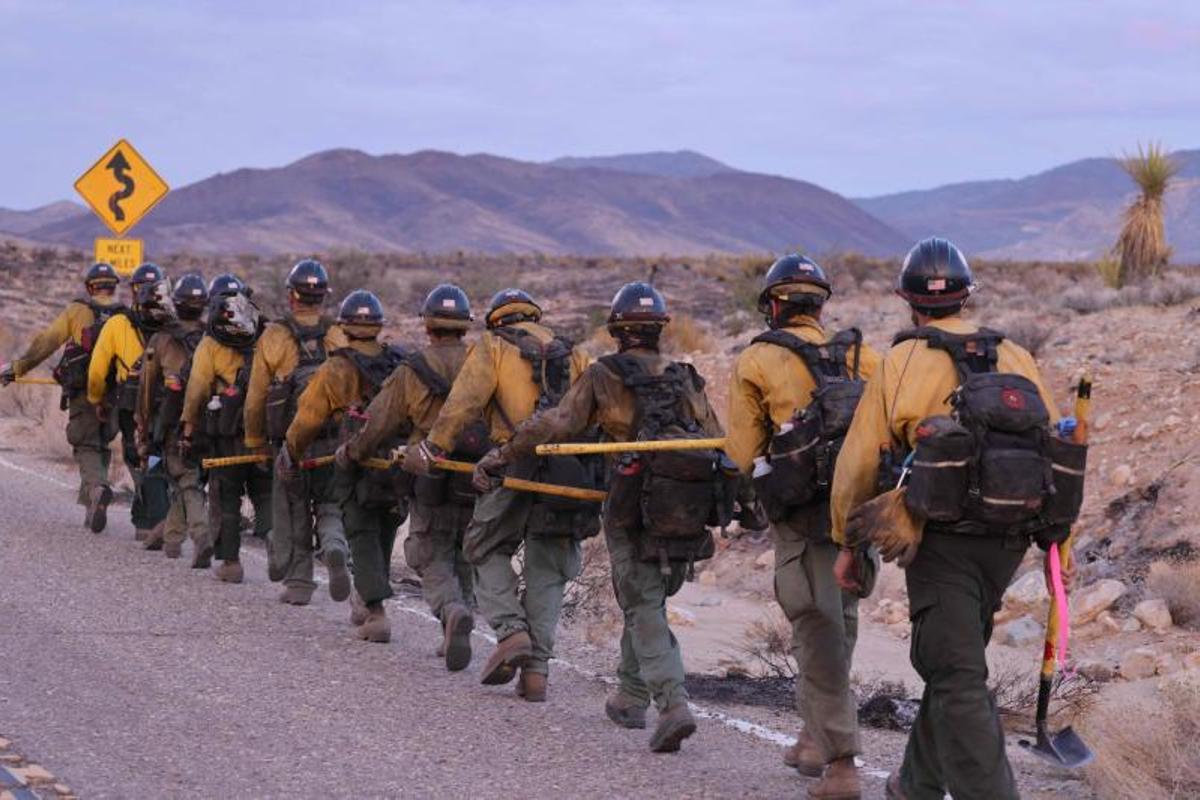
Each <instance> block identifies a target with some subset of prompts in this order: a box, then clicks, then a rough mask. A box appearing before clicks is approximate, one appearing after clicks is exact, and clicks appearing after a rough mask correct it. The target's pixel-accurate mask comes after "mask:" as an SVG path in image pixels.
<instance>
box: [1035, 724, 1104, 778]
mask: <svg viewBox="0 0 1200 800" xmlns="http://www.w3.org/2000/svg"><path fill="white" fill-rule="evenodd" d="M1021 746H1022V747H1024V748H1025V749H1026V750H1029V751H1030V752H1032V753H1034V754H1036V755H1038V756H1041V757H1042V758H1044V759H1045V760H1047V761H1049V762H1050V763H1051V764H1056V765H1058V766H1060V767H1066V768H1067V769H1079V768H1080V767H1086V766H1087V765H1088V764H1090V763H1092V761H1094V760H1095V758H1096V754H1095V753H1093V752H1092V750H1091V748H1090V747H1088V746H1087V745H1086V744H1084V742H1083V739H1080V738H1079V734H1077V733H1076V732H1075V729H1074V728H1071V727H1067V728H1063V729H1062V730H1061V731H1059V732H1058V733H1056V734H1054V735H1053V736H1050V735H1049V734H1047V733H1045V732H1044V731H1039V733H1038V738H1037V743H1036V744H1035V743H1033V742H1030V741H1029V740H1027V739H1025V740H1022V741H1021Z"/></svg>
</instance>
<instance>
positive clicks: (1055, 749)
mask: <svg viewBox="0 0 1200 800" xmlns="http://www.w3.org/2000/svg"><path fill="white" fill-rule="evenodd" d="M1091 400H1092V382H1091V379H1090V378H1088V377H1087V376H1086V375H1085V376H1084V377H1083V378H1081V379H1080V381H1079V386H1078V388H1077V389H1076V392H1075V430H1074V432H1073V433H1072V435H1071V438H1072V441H1074V442H1075V443H1077V444H1083V443H1085V442H1086V441H1087V418H1088V412H1089V410H1090V407H1091ZM1073 538H1074V534H1072V535H1071V536H1068V537H1067V539H1066V541H1065V542H1063V543H1062V545H1061V546H1060V545H1057V544H1055V545H1052V549H1051V551H1050V553H1049V556H1050V573H1051V582H1052V584H1053V587H1054V596H1053V597H1051V599H1050V618H1049V619H1048V620H1047V621H1046V647H1045V650H1044V651H1043V652H1042V670H1041V674H1040V676H1039V679H1038V696H1037V713H1036V716H1035V717H1034V723H1035V725H1036V726H1037V740H1036V741H1033V742H1031V741H1029V740H1028V739H1022V740H1021V746H1022V747H1024V748H1025V749H1027V750H1029V751H1030V752H1032V753H1034V754H1036V755H1038V756H1041V757H1042V758H1044V759H1046V760H1047V761H1049V762H1051V763H1052V764H1057V765H1058V766H1060V767H1067V768H1070V769H1077V768H1079V767H1083V766H1086V765H1088V764H1090V763H1091V762H1092V760H1093V759H1095V757H1096V755H1095V753H1093V752H1092V750H1091V748H1090V747H1088V746H1087V745H1086V744H1085V743H1084V741H1083V739H1081V738H1079V734H1077V733H1076V732H1075V729H1074V728H1072V727H1070V726H1067V727H1066V728H1063V729H1062V730H1061V731H1059V732H1058V733H1055V734H1051V733H1050V732H1049V730H1048V729H1047V717H1048V716H1049V712H1050V694H1051V692H1052V691H1053V690H1054V668H1055V664H1056V663H1057V661H1058V659H1059V657H1060V656H1065V654H1066V641H1067V637H1068V636H1069V635H1070V616H1069V610H1068V608H1067V593H1066V589H1065V587H1064V586H1063V580H1062V573H1063V572H1064V571H1067V570H1069V569H1070V563H1069V562H1070V559H1071V541H1072V539H1073Z"/></svg>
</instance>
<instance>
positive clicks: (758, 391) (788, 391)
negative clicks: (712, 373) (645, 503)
mask: <svg viewBox="0 0 1200 800" xmlns="http://www.w3.org/2000/svg"><path fill="white" fill-rule="evenodd" d="M782 330H785V331H787V332H788V333H790V334H792V335H794V336H797V337H799V338H801V339H803V340H804V341H806V342H812V343H814V344H821V343H824V342H825V341H827V340H828V338H829V337H828V336H827V334H826V332H825V329H824V328H822V327H821V324H820V323H819V322H817V321H816V320H815V319H813V318H812V317H807V316H803V317H799V318H798V319H795V320H793V324H791V325H789V326H787V327H786V328H783V329H782ZM853 365H854V351H853V350H851V351H850V352H848V353H847V354H846V366H847V368H849V369H853ZM878 366H879V354H878V353H876V352H875V351H874V350H873V349H872V348H871V347H870V346H868V345H865V344H864V345H863V346H862V350H861V352H860V354H859V363H858V371H859V375H860V376H861V377H862V378H863V379H864V380H866V379H868V378H870V377H871V375H872V374H874V372H875V370H876V369H877V368H878ZM816 388H817V382H816V381H815V380H813V377H812V374H811V373H809V371H808V367H807V366H805V364H804V360H803V359H802V358H800V356H798V355H796V354H795V353H793V352H792V351H791V350H788V349H787V348H785V347H780V346H779V345H774V344H769V343H767V342H758V343H757V344H751V345H750V346H749V347H747V348H746V349H745V350H743V351H742V352H741V354H740V355H738V359H737V361H736V362H735V363H734V367H733V375H732V377H731V386H730V389H729V416H728V417H727V424H728V426H729V431H728V433H727V434H726V435H725V454H726V455H728V456H729V457H730V458H731V459H732V460H733V462H734V463H735V464H737V465H738V469H740V470H742V472H749V471H750V468H751V467H752V466H753V465H754V459H755V458H756V457H757V456H761V455H763V454H764V453H766V452H767V445H768V444H769V442H770V439H771V435H772V433H774V432H775V431H778V430H779V427H780V426H781V425H783V423H785V422H787V421H788V420H790V419H791V418H792V417H793V415H795V413H796V412H797V411H799V410H802V409H804V408H807V407H808V405H809V403H811V402H812V393H813V392H814V391H816Z"/></svg>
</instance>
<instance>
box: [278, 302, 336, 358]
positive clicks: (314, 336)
mask: <svg viewBox="0 0 1200 800" xmlns="http://www.w3.org/2000/svg"><path fill="white" fill-rule="evenodd" d="M279 322H280V324H282V325H283V326H284V327H285V328H287V329H288V331H290V332H291V334H292V338H293V339H294V340H295V341H296V347H297V349H298V350H299V351H300V360H301V361H306V362H308V363H310V364H317V363H320V362H322V361H324V360H325V359H326V358H328V357H329V354H328V353H326V352H325V335H326V334H327V333H329V328H330V327H331V325H330V322H329V320H328V319H327V318H325V317H321V318H320V319H319V320H318V321H317V324H316V325H301V324H300V323H299V322H297V321H296V319H295V318H294V317H293V316H292V315H291V314H288V315H286V316H284V317H283V318H282V319H280V320H279Z"/></svg>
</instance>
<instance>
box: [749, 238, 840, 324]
mask: <svg viewBox="0 0 1200 800" xmlns="http://www.w3.org/2000/svg"><path fill="white" fill-rule="evenodd" d="M831 294H833V284H831V283H830V282H829V277H828V276H827V275H826V274H825V270H823V269H821V265H820V264H818V263H817V262H815V261H813V260H812V259H811V258H808V257H807V256H802V255H800V254H799V253H792V254H790V255H786V256H784V257H783V258H780V259H778V260H777V261H776V262H775V263H774V264H772V265H771V268H770V269H769V270H767V275H766V277H765V278H763V288H762V291H761V292H759V295H758V310H759V311H761V312H762V313H764V314H770V313H771V301H772V300H782V301H784V302H793V301H796V300H800V299H802V298H801V297H799V296H800V295H805V296H806V297H805V298H803V299H807V300H809V301H810V302H815V304H816V305H818V306H820V305H822V304H824V302H825V301H826V300H828V299H829V296H830V295H831Z"/></svg>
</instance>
